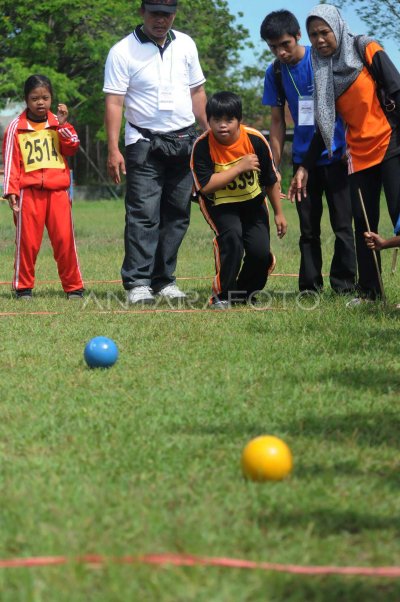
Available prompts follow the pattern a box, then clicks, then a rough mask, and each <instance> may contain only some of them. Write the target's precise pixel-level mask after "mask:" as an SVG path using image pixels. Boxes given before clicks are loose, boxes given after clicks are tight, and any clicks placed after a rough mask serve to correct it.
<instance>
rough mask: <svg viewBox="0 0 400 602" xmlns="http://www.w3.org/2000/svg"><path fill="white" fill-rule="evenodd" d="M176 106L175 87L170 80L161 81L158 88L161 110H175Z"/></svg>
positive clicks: (159, 107)
mask: <svg viewBox="0 0 400 602" xmlns="http://www.w3.org/2000/svg"><path fill="white" fill-rule="evenodd" d="M174 108H175V102H174V94H173V87H172V84H171V83H170V82H163V81H162V82H161V83H160V87H159V90H158V109H159V111H173V110H174Z"/></svg>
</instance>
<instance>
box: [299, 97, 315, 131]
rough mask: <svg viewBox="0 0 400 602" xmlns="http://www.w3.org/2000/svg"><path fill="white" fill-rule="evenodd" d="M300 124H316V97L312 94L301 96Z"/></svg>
mask: <svg viewBox="0 0 400 602" xmlns="http://www.w3.org/2000/svg"><path fill="white" fill-rule="evenodd" d="M299 125H314V99H313V97H312V96H302V97H301V98H299Z"/></svg>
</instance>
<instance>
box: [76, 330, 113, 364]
mask: <svg viewBox="0 0 400 602" xmlns="http://www.w3.org/2000/svg"><path fill="white" fill-rule="evenodd" d="M83 355H84V358H85V361H86V363H87V365H88V366H89V368H110V367H111V366H113V365H114V364H115V362H116V361H117V359H118V347H117V346H116V344H115V343H114V341H113V340H112V339H108V338H107V337H94V339H91V340H90V341H89V342H88V343H87V344H86V347H85V351H84V354H83Z"/></svg>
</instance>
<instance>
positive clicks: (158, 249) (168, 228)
mask: <svg viewBox="0 0 400 602" xmlns="http://www.w3.org/2000/svg"><path fill="white" fill-rule="evenodd" d="M177 3H178V0H143V1H142V6H141V8H140V13H141V16H142V18H143V24H142V25H138V26H137V27H136V28H135V30H134V31H133V33H131V34H130V35H128V36H127V37H126V38H124V39H123V40H121V41H120V42H118V43H117V44H116V45H115V46H113V47H112V48H111V50H110V52H109V55H108V58H107V62H106V67H105V81H104V88H103V91H104V92H105V93H106V111H105V125H106V130H107V137H108V162H107V166H108V171H109V174H110V176H111V177H112V178H113V180H114V182H116V183H120V181H121V175H120V174H121V172H122V173H123V174H125V173H126V177H127V190H126V198H125V210H126V214H125V258H124V262H123V264H122V269H121V275H122V283H123V286H124V288H125V289H126V290H127V298H128V301H129V302H130V303H153V302H154V301H155V296H156V295H159V296H161V297H164V298H168V299H179V298H183V297H185V294H184V293H183V292H182V291H181V290H180V289H179V288H178V286H177V285H176V282H175V276H174V272H175V268H176V261H177V255H178V250H179V247H180V245H181V242H182V240H183V237H184V235H185V233H186V231H187V228H188V226H189V219H190V193H191V189H192V176H191V172H190V167H189V160H190V152H191V146H192V143H193V141H194V139H195V138H196V131H195V128H194V122H195V119H196V120H197V122H198V124H199V126H200V127H201V128H202V129H206V127H207V121H206V115H205V104H206V100H207V99H206V94H205V91H204V87H203V84H204V82H205V78H204V75H203V72H202V69H201V66H200V63H199V59H198V54H197V49H196V45H195V43H194V41H193V40H192V39H191V38H190V37H189V36H187V35H186V34H183V33H181V32H178V31H174V30H172V29H171V27H172V24H173V22H174V19H175V14H176V10H177ZM124 106H125V117H126V125H125V145H126V168H125V160H124V157H123V156H122V154H121V152H120V150H119V147H118V140H119V133H120V129H121V122H122V111H123V107H124Z"/></svg>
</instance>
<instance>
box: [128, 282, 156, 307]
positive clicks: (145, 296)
mask: <svg viewBox="0 0 400 602" xmlns="http://www.w3.org/2000/svg"><path fill="white" fill-rule="evenodd" d="M127 300H128V303H133V304H134V303H154V302H155V297H154V295H153V293H152V291H151V288H150V287H149V286H135V288H131V290H129V291H128V293H127Z"/></svg>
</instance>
